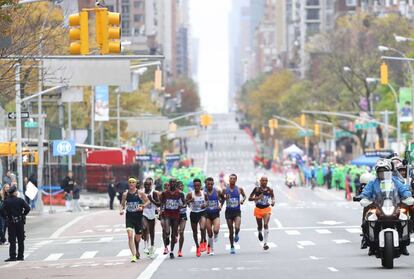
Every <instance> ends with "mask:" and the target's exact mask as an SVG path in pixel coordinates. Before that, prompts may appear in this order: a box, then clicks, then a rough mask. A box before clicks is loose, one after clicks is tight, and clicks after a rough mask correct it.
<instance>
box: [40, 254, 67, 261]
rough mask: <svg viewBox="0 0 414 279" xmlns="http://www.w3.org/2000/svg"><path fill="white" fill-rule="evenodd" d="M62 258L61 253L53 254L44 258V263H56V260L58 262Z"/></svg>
mask: <svg viewBox="0 0 414 279" xmlns="http://www.w3.org/2000/svg"><path fill="white" fill-rule="evenodd" d="M62 256H63V253H55V254H50V255H49V256H47V258H46V259H44V261H57V260H59V259H60V258H61V257H62Z"/></svg>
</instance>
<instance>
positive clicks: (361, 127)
mask: <svg viewBox="0 0 414 279" xmlns="http://www.w3.org/2000/svg"><path fill="white" fill-rule="evenodd" d="M377 126H378V123H377V122H367V123H358V124H355V129H356V130H366V129H369V128H377Z"/></svg>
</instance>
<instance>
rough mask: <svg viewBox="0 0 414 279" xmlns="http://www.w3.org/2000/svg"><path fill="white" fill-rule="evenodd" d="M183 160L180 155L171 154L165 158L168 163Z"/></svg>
mask: <svg viewBox="0 0 414 279" xmlns="http://www.w3.org/2000/svg"><path fill="white" fill-rule="evenodd" d="M180 159H181V155H180V154H170V155H166V156H165V160H167V161H179V160H180Z"/></svg>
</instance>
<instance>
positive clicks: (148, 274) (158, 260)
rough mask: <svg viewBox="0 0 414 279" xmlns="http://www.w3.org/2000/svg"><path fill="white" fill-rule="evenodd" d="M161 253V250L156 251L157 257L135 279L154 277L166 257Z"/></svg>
mask: <svg viewBox="0 0 414 279" xmlns="http://www.w3.org/2000/svg"><path fill="white" fill-rule="evenodd" d="M162 252H163V249H162V248H158V249H157V251H156V253H157V254H158V256H157V257H156V258H155V260H153V261H152V262H151V263H150V264H149V265H148V266H147V268H146V269H145V270H144V271H143V272H142V273H141V274H140V275H139V276H138V277H137V279H150V278H151V277H152V275H154V273H155V272H156V271H157V269H158V268H159V266H160V265H161V264H162V262H163V261H164V260H165V259H166V257H167V255H163V254H162Z"/></svg>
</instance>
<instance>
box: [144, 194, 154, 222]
mask: <svg viewBox="0 0 414 279" xmlns="http://www.w3.org/2000/svg"><path fill="white" fill-rule="evenodd" d="M147 197H148V199H149V200H150V203H149V204H148V205H147V206H146V207H144V213H143V214H144V216H145V217H147V219H148V220H153V219H155V209H156V206H155V204H153V203H152V202H151V200H152V199H153V197H154V190H151V192H150V193H149V194H148V195H147Z"/></svg>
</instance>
